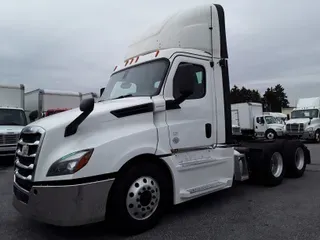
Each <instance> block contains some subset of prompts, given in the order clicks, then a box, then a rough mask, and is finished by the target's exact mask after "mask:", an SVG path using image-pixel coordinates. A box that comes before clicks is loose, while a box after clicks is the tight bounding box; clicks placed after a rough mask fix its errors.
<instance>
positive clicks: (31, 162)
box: [14, 127, 45, 192]
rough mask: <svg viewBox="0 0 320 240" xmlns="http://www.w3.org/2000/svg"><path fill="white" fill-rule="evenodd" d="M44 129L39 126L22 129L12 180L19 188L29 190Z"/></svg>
mask: <svg viewBox="0 0 320 240" xmlns="http://www.w3.org/2000/svg"><path fill="white" fill-rule="evenodd" d="M44 133H45V131H44V130H43V129H42V128H39V127H26V128H24V129H23V130H22V132H21V134H20V138H19V140H18V144H17V150H16V159H15V163H14V176H15V177H14V180H15V184H16V185H18V186H19V188H20V189H21V188H22V189H23V190H25V191H28V192H29V191H30V190H31V188H32V180H33V177H34V171H35V166H36V163H37V157H38V155H39V151H40V147H41V143H42V140H43V138H44Z"/></svg>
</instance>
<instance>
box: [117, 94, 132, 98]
mask: <svg viewBox="0 0 320 240" xmlns="http://www.w3.org/2000/svg"><path fill="white" fill-rule="evenodd" d="M127 97H133V95H132V94H127V95H121V96H119V97H116V98H113V99H119V98H127Z"/></svg>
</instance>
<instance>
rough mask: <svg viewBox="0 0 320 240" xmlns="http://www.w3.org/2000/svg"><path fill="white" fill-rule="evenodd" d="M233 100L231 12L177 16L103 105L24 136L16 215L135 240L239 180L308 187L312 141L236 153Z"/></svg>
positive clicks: (212, 8) (214, 8) (135, 49)
mask: <svg viewBox="0 0 320 240" xmlns="http://www.w3.org/2000/svg"><path fill="white" fill-rule="evenodd" d="M129 90H130V92H129ZM124 92H125V94H126V95H123V93H124ZM229 96H230V84H229V74H228V49H227V41H226V32H225V17H224V10H223V8H222V6H221V5H218V4H206V5H201V6H198V7H195V8H191V9H188V10H185V11H181V12H179V13H177V14H174V15H173V16H172V17H170V18H169V19H167V21H165V22H163V23H162V24H160V25H158V26H156V27H154V28H152V29H151V31H150V32H148V33H146V34H145V35H144V36H143V38H141V39H140V41H137V42H135V43H134V44H132V45H131V46H130V47H129V50H128V55H127V57H126V59H125V61H124V62H122V63H120V65H118V67H117V68H116V70H115V71H114V72H113V74H112V75H111V77H110V80H109V81H108V83H107V86H106V88H105V91H104V92H103V94H102V96H101V99H100V102H98V103H94V100H93V99H92V98H89V99H85V100H83V101H82V102H81V104H80V107H79V108H76V109H72V110H69V111H65V112H62V113H60V114H59V116H58V115H53V116H51V117H48V118H43V119H40V120H38V121H36V122H33V123H31V124H30V125H28V126H27V127H25V128H24V129H23V130H22V133H21V136H20V142H19V144H18V146H17V151H16V156H17V160H16V163H15V167H14V181H13V182H14V183H13V184H14V187H13V189H14V190H13V192H14V193H13V194H14V196H13V205H14V207H15V208H16V209H17V210H18V211H19V212H20V213H22V214H23V215H24V216H27V217H30V218H33V219H36V220H39V221H42V222H46V223H49V224H53V225H58V226H76V225H84V224H89V223H93V222H99V221H104V220H107V221H106V224H109V225H111V227H115V228H116V229H117V230H118V231H121V232H122V233H124V232H127V233H131V234H132V233H140V232H143V231H145V230H148V229H150V228H152V227H153V226H155V225H156V224H157V223H158V221H159V220H160V219H161V216H162V215H163V214H164V213H165V211H166V209H167V208H168V207H170V205H172V204H174V205H176V204H180V203H183V202H187V201H190V200H192V199H195V198H198V197H201V196H204V195H207V194H210V193H213V192H216V191H220V190H223V189H227V188H230V187H232V186H233V184H234V182H235V181H245V180H248V179H252V180H254V181H257V182H259V183H261V184H265V185H269V186H277V185H279V184H281V183H282V181H283V178H284V177H285V173H286V174H287V175H290V176H291V177H296V178H299V177H301V176H302V175H303V174H304V172H305V167H306V164H308V163H310V152H309V150H308V149H307V147H306V146H305V145H304V144H303V143H301V142H300V141H296V140H272V141H267V140H261V141H257V142H242V143H241V144H238V145H234V144H233V139H232V131H231V129H232V128H231V126H232V123H231V105H230V102H229ZM247 120H249V121H251V120H250V119H248V117H247ZM252 121H253V119H252ZM287 175H286V176H287ZM57 196H59V197H57Z"/></svg>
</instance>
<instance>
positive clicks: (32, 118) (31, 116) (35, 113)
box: [29, 110, 39, 122]
mask: <svg viewBox="0 0 320 240" xmlns="http://www.w3.org/2000/svg"><path fill="white" fill-rule="evenodd" d="M38 116H39V113H38V111H37V110H34V111H32V112H31V113H30V114H29V119H30V121H31V122H34V121H35V120H36V119H37V118H38Z"/></svg>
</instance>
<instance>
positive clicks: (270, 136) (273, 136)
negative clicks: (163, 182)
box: [265, 129, 278, 140]
mask: <svg viewBox="0 0 320 240" xmlns="http://www.w3.org/2000/svg"><path fill="white" fill-rule="evenodd" d="M277 137H278V136H277V133H276V132H275V131H274V130H273V129H268V130H267V131H266V133H265V138H266V139H268V140H273V139H276V138H277Z"/></svg>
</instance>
